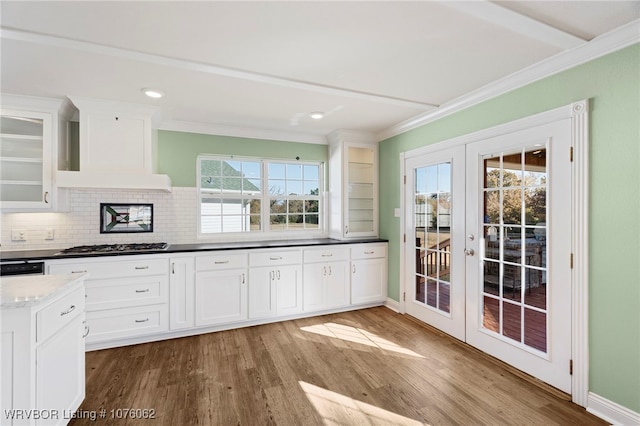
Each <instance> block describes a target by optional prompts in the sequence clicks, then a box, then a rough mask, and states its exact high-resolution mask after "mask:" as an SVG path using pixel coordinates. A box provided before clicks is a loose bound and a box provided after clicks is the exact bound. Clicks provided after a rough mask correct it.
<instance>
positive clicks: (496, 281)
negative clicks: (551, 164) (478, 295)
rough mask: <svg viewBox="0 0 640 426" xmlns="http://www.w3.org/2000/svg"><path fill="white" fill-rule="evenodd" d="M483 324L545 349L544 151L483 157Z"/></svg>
mask: <svg viewBox="0 0 640 426" xmlns="http://www.w3.org/2000/svg"><path fill="white" fill-rule="evenodd" d="M482 179H483V181H484V182H485V185H484V190H483V192H484V194H483V196H482V197H481V200H483V203H484V205H483V206H482V211H483V212H484V220H483V222H484V229H483V238H484V244H482V247H483V249H484V252H483V253H482V258H481V261H482V265H483V267H482V274H483V277H482V280H481V283H482V284H481V285H482V287H483V293H484V295H485V296H484V297H483V299H482V300H483V302H482V303H483V304H484V306H483V309H482V312H483V321H482V323H483V327H484V328H486V329H487V330H490V331H493V332H495V333H497V334H500V335H502V336H504V337H505V338H507V339H510V341H513V342H514V343H515V344H517V345H524V346H529V347H531V348H534V349H537V350H540V351H543V352H546V350H547V342H546V324H547V322H548V321H547V294H548V293H547V292H548V287H547V283H546V281H547V280H546V276H547V233H548V228H547V225H546V217H547V198H546V193H547V191H546V188H547V185H548V176H547V165H546V150H545V149H544V148H542V149H541V148H539V147H535V148H529V149H523V150H521V151H520V152H515V153H514V152H506V153H502V154H500V155H491V156H488V157H486V158H485V159H484V176H483V178H482Z"/></svg>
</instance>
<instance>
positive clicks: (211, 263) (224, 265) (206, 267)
mask: <svg viewBox="0 0 640 426" xmlns="http://www.w3.org/2000/svg"><path fill="white" fill-rule="evenodd" d="M246 266H247V254H246V253H217V254H210V255H206V256H197V257H196V271H214V270H217V269H236V268H246Z"/></svg>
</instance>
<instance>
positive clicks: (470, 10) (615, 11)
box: [0, 0, 640, 142]
mask: <svg viewBox="0 0 640 426" xmlns="http://www.w3.org/2000/svg"><path fill="white" fill-rule="evenodd" d="M0 8H1V9H0V14H1V25H2V33H1V36H2V40H1V63H0V65H1V79H0V84H1V86H0V88H1V90H2V92H3V93H12V94H24V95H32V96H43V97H53V98H64V97H65V96H79V97H89V98H97V99H108V100H118V101H125V102H130V103H138V104H147V105H155V106H157V107H158V108H160V109H161V111H162V118H163V124H162V126H161V127H162V128H173V129H182V128H189V129H198V128H202V129H218V130H220V132H221V133H224V132H227V133H233V132H234V131H235V132H237V133H238V134H239V135H242V134H248V132H249V133H251V134H253V135H255V136H256V137H264V138H266V139H269V138H279V139H285V140H286V139H289V140H298V141H308V142H318V141H323V140H324V137H325V136H326V135H327V134H329V133H331V132H332V131H335V130H337V129H350V130H358V131H364V132H370V133H373V134H376V135H380V134H384V133H385V131H387V132H388V129H390V128H393V127H394V126H398V124H399V123H403V122H407V121H411V120H413V119H415V118H416V117H422V116H425V115H428V114H432V113H434V112H437V111H438V110H442V109H443V108H445V107H447V106H448V105H451V104H452V103H455V102H456V100H459V99H463V98H464V97H465V96H468V94H469V93H474V92H477V91H478V90H479V89H481V88H483V87H486V86H487V85H490V84H492V83H495V82H496V81H504V80H505V79H507V78H509V76H512V75H514V73H518V72H522V70H526V69H529V68H531V67H532V66H535V64H537V63H540V62H541V61H545V60H548V59H549V58H554V57H557V56H558V55H561V54H563V52H566V51H569V52H571V51H573V50H575V49H579V48H580V47H581V46H584V45H586V44H589V43H593V40H594V39H596V40H597V38H598V37H599V36H602V35H603V34H605V33H608V32H611V31H614V30H616V29H617V28H619V27H623V26H625V25H626V26H627V27H628V26H629V23H630V22H632V24H631V25H634V24H638V22H640V21H638V19H639V18H640V1H601V2H600V1H557V2H556V1H496V2H488V1H468V2H462V1H407V2H401V1H373V2H367V1H351V2H346V1H345V2H343V1H323V2H314V1H291V2H285V1H256V2H245V1H195V2H187V1H179V2H170V1H140V2H121V1H104V2H101V1H75V2H63V1H45V2H33V1H16V2H13V1H4V0H3V1H2V3H1V4H0ZM639 28H640V24H639ZM143 87H153V88H157V89H159V90H161V91H163V92H164V93H165V97H163V98H162V99H159V100H153V99H149V98H147V97H145V96H144V95H143V94H142V92H141V89H142V88H143ZM312 111H321V112H323V113H324V115H325V116H324V118H323V119H321V120H314V119H312V118H310V117H309V113H310V112H312ZM214 131H215V130H214Z"/></svg>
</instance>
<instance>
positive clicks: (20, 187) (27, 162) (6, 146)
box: [0, 109, 53, 209]
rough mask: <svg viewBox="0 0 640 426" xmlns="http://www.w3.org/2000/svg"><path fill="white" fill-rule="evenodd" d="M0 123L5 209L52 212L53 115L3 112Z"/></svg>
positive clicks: (1, 186)
mask: <svg viewBox="0 0 640 426" xmlns="http://www.w3.org/2000/svg"><path fill="white" fill-rule="evenodd" d="M0 121H1V122H0V128H1V129H2V133H1V134H0V163H1V164H0V201H2V207H3V208H26V209H51V206H52V204H51V180H52V179H51V177H52V165H51V162H52V158H53V157H52V143H53V142H52V132H53V130H52V117H51V115H50V114H44V113H26V112H23V111H13V110H4V109H3V110H2V112H1V115H0Z"/></svg>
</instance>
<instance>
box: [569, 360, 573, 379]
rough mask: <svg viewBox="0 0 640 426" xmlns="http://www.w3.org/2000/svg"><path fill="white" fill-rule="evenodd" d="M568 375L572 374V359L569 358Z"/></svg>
mask: <svg viewBox="0 0 640 426" xmlns="http://www.w3.org/2000/svg"><path fill="white" fill-rule="evenodd" d="M569 375H570V376H573V360H572V359H570V360H569Z"/></svg>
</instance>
